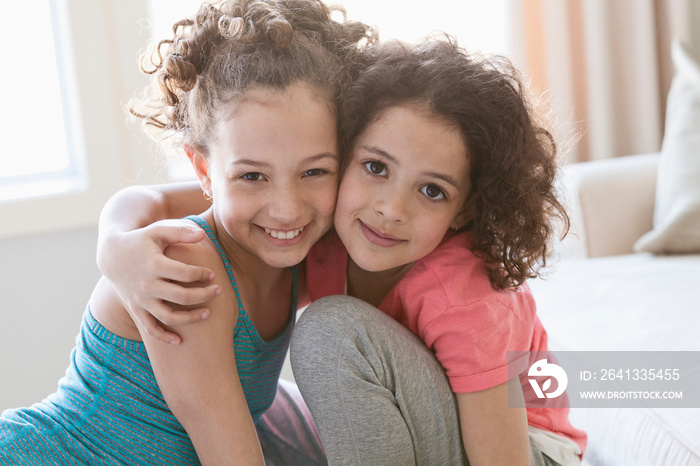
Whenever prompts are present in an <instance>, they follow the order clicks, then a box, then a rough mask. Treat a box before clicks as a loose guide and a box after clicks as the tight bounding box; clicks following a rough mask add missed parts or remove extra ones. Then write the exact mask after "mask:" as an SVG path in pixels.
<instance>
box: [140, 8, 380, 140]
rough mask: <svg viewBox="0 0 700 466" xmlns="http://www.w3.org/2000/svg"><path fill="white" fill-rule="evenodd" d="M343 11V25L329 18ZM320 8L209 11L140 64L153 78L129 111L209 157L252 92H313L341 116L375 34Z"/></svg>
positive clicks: (156, 132) (178, 26)
mask: <svg viewBox="0 0 700 466" xmlns="http://www.w3.org/2000/svg"><path fill="white" fill-rule="evenodd" d="M338 10H339V11H340V12H341V13H342V15H343V20H342V21H336V20H334V19H333V18H332V17H331V16H332V13H333V12H334V11H338ZM344 15H345V12H344V11H343V10H342V9H339V8H329V7H327V6H326V5H325V4H324V3H323V2H322V1H321V0H226V1H218V2H214V3H204V4H203V5H202V6H201V7H200V8H199V11H198V12H197V14H196V15H195V17H194V19H183V20H181V21H178V22H177V23H175V24H174V25H173V37H172V38H170V39H166V40H161V41H160V42H158V43H157V44H156V45H155V46H154V47H153V48H152V50H151V51H150V52H149V53H147V54H146V55H144V56H143V57H142V59H141V70H142V71H143V72H145V73H147V74H150V75H153V80H152V83H151V86H150V88H149V89H148V90H147V92H146V94H145V95H144V96H143V97H142V98H138V99H133V100H132V101H131V102H130V104H129V111H130V112H131V113H132V114H133V115H134V116H136V117H137V118H140V119H142V120H143V124H144V126H145V127H147V128H150V129H151V131H150V132H151V134H152V135H153V136H154V137H156V138H157V139H161V138H162V137H163V136H165V137H168V136H177V137H176V138H175V141H174V143H175V145H176V146H177V145H181V143H182V142H187V143H189V144H192V145H194V146H195V147H197V148H198V149H199V150H201V151H203V152H204V153H206V152H207V151H206V149H207V142H208V141H210V138H211V137H212V131H213V129H214V127H215V124H214V123H216V121H217V117H218V116H219V115H218V113H217V112H218V110H219V109H220V107H221V104H223V103H225V102H229V101H231V100H232V99H236V98H241V97H242V96H243V94H244V93H245V92H246V91H248V90H250V89H253V88H260V87H263V88H271V89H276V90H284V89H285V88H287V87H288V86H289V85H291V84H293V83H295V82H304V83H306V84H310V85H312V86H314V88H315V89H316V90H318V91H319V93H320V95H321V96H323V97H325V98H327V99H328V101H329V103H330V104H331V107H332V108H333V110H334V111H335V109H336V106H337V101H338V99H339V97H340V95H341V92H342V89H343V88H344V87H345V85H346V84H347V82H348V80H349V77H350V69H351V68H352V67H351V66H345V65H346V64H347V63H353V62H354V57H355V54H356V53H357V52H358V51H359V50H360V49H361V48H362V46H364V45H367V44H372V43H374V42H376V40H377V37H376V31H375V30H374V29H373V28H371V27H369V26H367V25H365V24H363V23H360V22H355V21H347V20H345V19H344V18H345V16H344Z"/></svg>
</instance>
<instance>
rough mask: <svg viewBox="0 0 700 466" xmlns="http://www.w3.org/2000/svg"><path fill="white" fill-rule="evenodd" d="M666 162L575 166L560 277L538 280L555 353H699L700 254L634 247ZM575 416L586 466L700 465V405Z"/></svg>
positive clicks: (585, 411) (556, 272) (569, 176)
mask: <svg viewBox="0 0 700 466" xmlns="http://www.w3.org/2000/svg"><path fill="white" fill-rule="evenodd" d="M659 159H660V155H659V154H646V155H635V156H628V157H621V158H616V159H609V160H605V161H595V162H587V163H580V164H573V165H570V166H569V167H567V168H566V170H565V177H564V182H565V185H566V191H567V192H568V203H569V207H570V212H571V216H572V221H573V225H572V232H571V234H570V236H569V237H568V238H567V239H566V240H565V241H564V242H563V243H562V245H561V246H562V247H561V250H560V251H559V252H560V258H559V259H558V261H557V262H556V264H555V265H554V269H553V271H552V273H550V274H549V275H548V276H547V277H546V278H545V279H537V280H533V281H531V287H532V290H533V293H534V295H535V298H536V300H537V305H538V313H539V315H540V318H541V320H542V322H543V324H544V326H545V328H546V329H547V332H548V333H549V337H550V340H549V341H550V347H551V349H553V350H555V351H556V350H559V351H565V350H567V351H661V350H666V351H700V254H684V255H665V256H655V255H652V254H649V253H635V252H633V245H634V243H635V241H636V240H637V239H638V238H640V237H641V236H642V235H643V234H644V233H646V232H648V231H649V230H651V229H652V223H653V220H652V218H653V211H654V202H655V190H656V180H657V170H658V163H659ZM698 355H699V357H698V361H699V363H698V366H700V353H698ZM698 390H700V387H698ZM571 419H572V422H573V423H574V425H576V426H577V427H580V428H582V429H584V430H586V432H587V433H588V439H589V444H588V448H587V451H586V456H585V460H586V463H587V464H591V465H635V466H637V465H654V466H656V465H669V466H671V465H672V466H686V465H700V409H691V408H676V409H669V408H666V409H661V408H596V409H591V408H573V409H572V412H571Z"/></svg>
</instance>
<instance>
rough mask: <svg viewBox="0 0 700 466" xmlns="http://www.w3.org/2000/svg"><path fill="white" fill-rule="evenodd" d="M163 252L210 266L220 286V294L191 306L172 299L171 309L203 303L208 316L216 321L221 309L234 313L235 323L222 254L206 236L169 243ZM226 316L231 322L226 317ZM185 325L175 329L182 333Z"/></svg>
mask: <svg viewBox="0 0 700 466" xmlns="http://www.w3.org/2000/svg"><path fill="white" fill-rule="evenodd" d="M165 255H166V256H167V257H168V258H170V259H173V260H176V261H180V262H183V263H186V264H190V265H197V266H202V267H207V268H209V269H210V270H211V271H213V272H214V283H216V284H218V285H219V286H220V288H221V295H219V296H217V297H215V298H213V299H211V300H210V301H207V302H205V303H199V304H196V305H192V306H180V305H177V304H174V303H168V304H169V306H171V307H172V309H173V310H175V311H182V310H188V309H194V308H198V307H202V306H205V307H207V308H209V309H210V310H211V312H212V315H211V317H210V318H209V319H207V320H211V319H212V318H214V319H213V320H216V321H219V319H221V318H223V317H224V316H223V315H222V313H224V314H225V315H226V316H233V323H234V324H235V320H236V319H235V317H236V316H237V312H233V311H237V310H238V305H237V301H236V297H235V292H234V291H233V286H232V285H231V281H230V279H229V277H228V272H227V271H226V267H225V266H224V261H223V259H222V257H221V254H220V253H219V251H218V249H217V248H216V246H215V245H214V243H212V241H211V240H210V239H209V238H205V239H203V240H202V241H199V242H197V243H181V244H173V245H169V246H168V247H167V248H166V249H165ZM176 283H177V284H178V285H180V286H182V287H183V288H188V287H197V286H207V285H211V283H204V282H192V283H179V282H176ZM225 320H226V321H229V322H230V319H228V318H227V319H225ZM185 327H191V326H185ZM185 327H180V328H178V332H179V333H183V330H187V329H186V328H185ZM183 337H184V336H183Z"/></svg>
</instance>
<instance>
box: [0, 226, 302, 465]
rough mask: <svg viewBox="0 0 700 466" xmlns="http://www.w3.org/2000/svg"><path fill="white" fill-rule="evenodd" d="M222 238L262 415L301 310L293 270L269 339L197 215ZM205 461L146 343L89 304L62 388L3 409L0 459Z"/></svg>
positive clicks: (245, 364)
mask: <svg viewBox="0 0 700 466" xmlns="http://www.w3.org/2000/svg"><path fill="white" fill-rule="evenodd" d="M191 219H192V220H193V221H195V222H196V223H197V224H199V225H200V226H201V227H202V228H203V229H204V230H205V231H206V232H207V234H208V235H209V238H210V239H211V240H212V242H213V243H214V244H215V245H216V247H217V249H218V250H219V252H220V254H221V258H222V260H223V262H224V265H225V267H226V270H227V273H228V276H229V279H230V280H231V285H233V288H234V290H235V292H236V299H237V300H238V322H237V324H236V327H235V329H234V332H233V333H234V334H233V338H232V344H233V345H234V350H235V355H236V365H237V367H238V374H239V376H240V380H241V385H242V386H243V391H244V393H245V397H246V401H247V402H248V407H249V409H250V414H251V417H252V418H253V421H254V422H257V421H258V420H259V419H260V417H261V416H262V414H263V413H264V412H265V411H266V410H267V409H268V408H269V407H270V405H271V404H272V402H273V400H274V398H275V395H276V393H277V380H278V378H279V374H280V371H281V368H282V363H283V362H284V357H285V355H286V353H287V348H288V346H289V338H290V336H291V331H292V328H293V325H294V316H295V311H296V301H297V299H296V283H297V276H296V271H295V270H294V269H292V273H293V286H292V304H291V309H290V312H289V321H288V322H287V325H286V326H285V328H284V330H283V331H282V332H281V333H280V334H279V335H278V336H277V337H275V338H274V339H273V340H270V341H267V342H266V341H264V340H263V339H262V338H261V337H260V335H259V334H258V332H257V330H256V329H255V327H254V326H253V324H252V322H251V320H250V318H249V316H248V314H247V313H246V312H245V310H244V308H243V304H242V302H241V299H240V295H239V293H238V286H237V285H236V281H235V279H234V277H233V271H232V269H231V264H230V263H229V261H228V259H227V258H226V256H225V254H223V250H222V249H221V246H220V245H219V242H218V241H217V239H216V237H215V236H214V235H213V234H212V231H211V228H210V227H209V225H208V224H207V223H206V222H205V221H204V220H202V219H201V218H199V217H191ZM28 464H37V465H39V464H41V465H66V466H74V465H91V466H92V465H96V464H99V465H115V466H117V465H126V464H129V465H144V466H146V465H147V466H155V465H159V466H160V465H162V466H165V465H167V466H188V465H194V464H199V461H198V459H197V455H196V452H195V450H194V447H193V445H192V442H191V441H190V439H189V437H188V436H187V432H185V429H184V428H183V427H182V425H181V424H180V423H179V422H178V421H177V419H176V418H175V416H174V415H173V414H172V412H171V411H170V409H169V408H168V406H167V404H166V402H165V399H164V398H163V395H162V393H161V392H160V389H159V388H158V383H157V381H156V379H155V375H154V374H153V369H152V367H151V363H150V360H149V359H148V353H147V352H146V348H145V345H144V344H143V342H140V341H134V340H127V339H125V338H122V337H119V336H117V335H115V334H113V333H112V332H110V331H109V330H107V329H106V328H105V327H103V326H102V325H101V324H100V323H99V322H98V321H97V320H95V319H94V317H93V316H92V313H91V312H90V308H89V306H88V308H87V309H86V311H85V314H84V316H83V322H82V324H81V331H80V334H79V335H78V338H77V339H76V346H75V348H74V349H73V352H72V353H71V358H70V365H69V367H68V369H67V370H66V374H65V376H64V377H63V378H62V379H61V380H60V381H59V383H58V389H57V391H56V392H55V393H53V394H51V395H49V396H48V397H47V398H46V399H45V400H43V401H42V402H41V403H36V404H34V405H32V406H31V407H28V408H19V409H9V410H6V411H5V412H3V413H2V415H0V465H3V466H4V465H8V466H9V465H12V466H15V465H18V466H19V465H21V466H24V465H28Z"/></svg>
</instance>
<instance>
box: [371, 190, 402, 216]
mask: <svg viewBox="0 0 700 466" xmlns="http://www.w3.org/2000/svg"><path fill="white" fill-rule="evenodd" d="M409 202H410V199H409V196H408V195H407V194H406V193H404V192H402V191H388V192H386V191H385V192H384V193H382V195H381V196H377V198H376V202H375V210H376V211H377V213H379V214H380V215H381V216H382V217H384V218H385V219H386V220H387V221H389V222H398V223H401V222H405V221H406V220H407V219H408V216H409V208H410V206H409Z"/></svg>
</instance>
